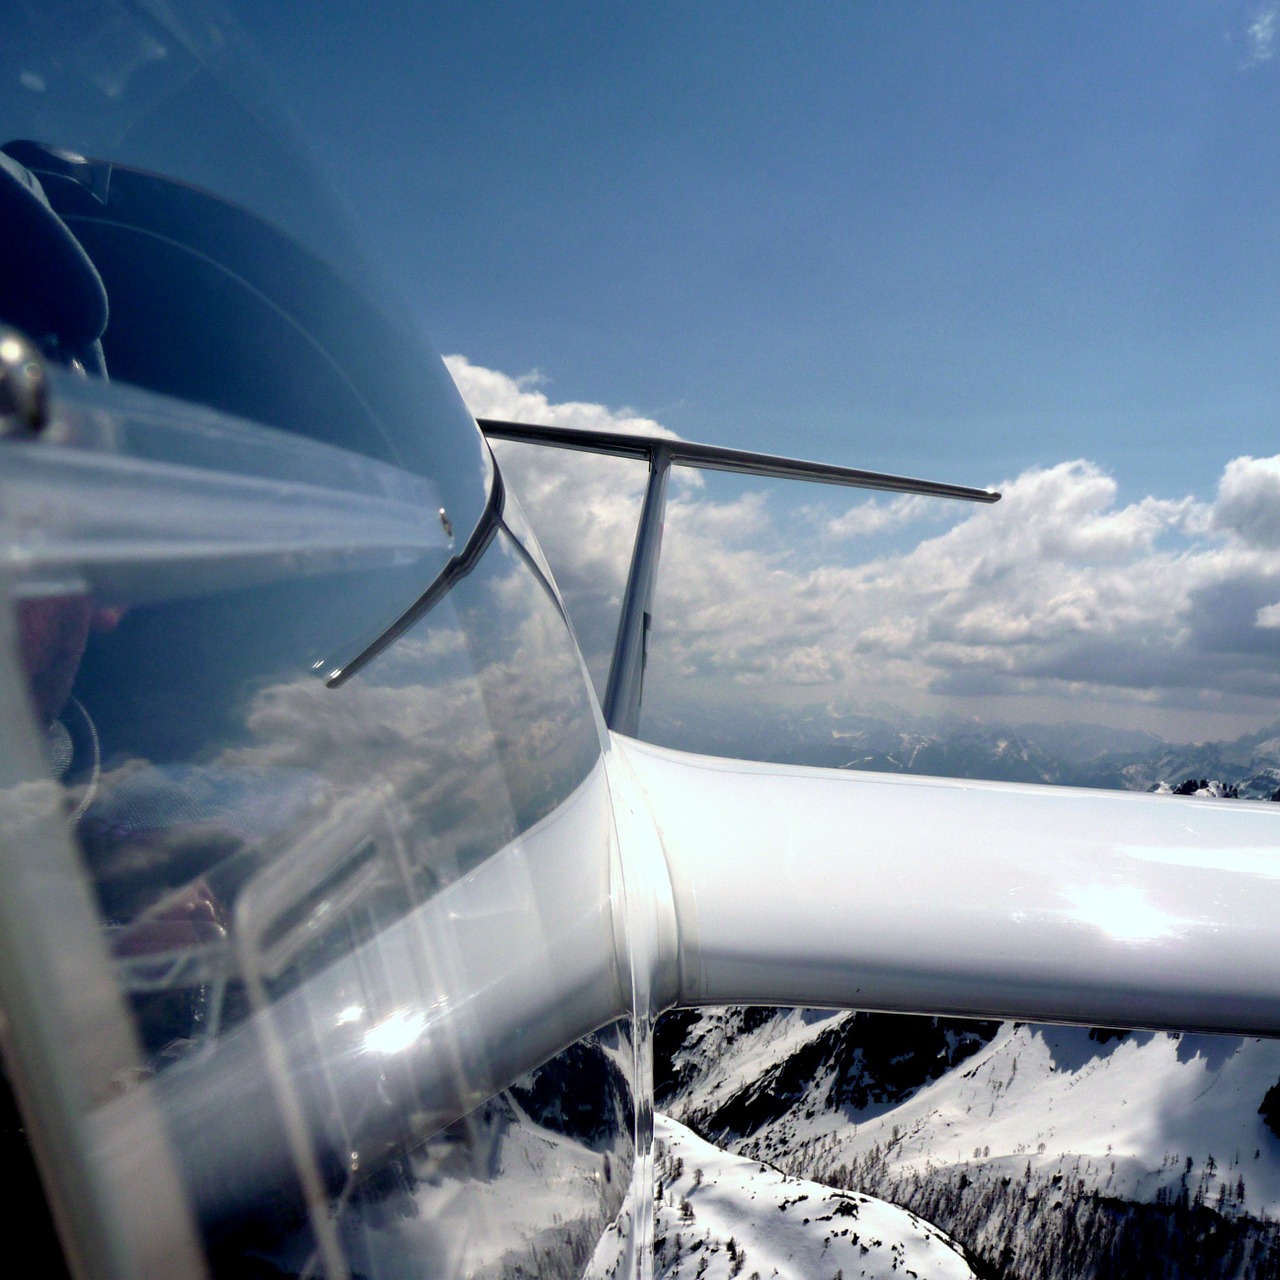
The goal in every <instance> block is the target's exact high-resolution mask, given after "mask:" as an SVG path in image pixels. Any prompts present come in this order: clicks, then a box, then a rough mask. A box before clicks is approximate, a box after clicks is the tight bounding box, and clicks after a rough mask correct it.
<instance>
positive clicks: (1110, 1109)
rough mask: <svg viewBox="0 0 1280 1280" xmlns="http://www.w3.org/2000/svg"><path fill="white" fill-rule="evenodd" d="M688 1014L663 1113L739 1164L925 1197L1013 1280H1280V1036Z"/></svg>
mask: <svg viewBox="0 0 1280 1280" xmlns="http://www.w3.org/2000/svg"><path fill="white" fill-rule="evenodd" d="M685 1017H686V1018H687V1019H688V1021H687V1022H686V1024H685V1025H684V1026H683V1027H680V1035H679V1039H678V1042H673V1040H672V1039H671V1038H670V1036H669V1038H668V1043H667V1045H666V1048H667V1050H668V1054H667V1062H668V1067H667V1072H666V1082H665V1086H664V1087H663V1089H662V1092H661V1095H660V1102H661V1105H663V1106H664V1108H665V1109H667V1110H668V1111H670V1112H672V1113H673V1114H675V1115H677V1116H679V1117H680V1118H681V1119H684V1120H686V1121H687V1122H688V1123H690V1124H692V1125H693V1126H695V1127H696V1128H697V1129H699V1130H700V1131H701V1132H703V1133H705V1134H706V1135H707V1136H708V1137H712V1138H714V1139H715V1140H716V1141H718V1142H721V1143H722V1144H723V1145H724V1146H726V1147H727V1148H729V1149H730V1150H732V1151H734V1152H736V1153H738V1154H740V1155H743V1156H748V1157H752V1158H756V1159H761V1160H765V1161H768V1162H770V1163H771V1164H774V1165H777V1166H778V1167H780V1168H783V1169H785V1170H786V1171H787V1172H789V1173H791V1174H793V1175H795V1176H799V1177H806V1178H812V1179H814V1180H816V1181H819V1182H822V1183H825V1184H829V1185H832V1186H837V1187H848V1188H854V1189H858V1190H861V1191H863V1192H866V1193H868V1194H871V1195H875V1196H878V1197H881V1198H883V1199H886V1200H890V1201H892V1202H894V1203H898V1204H903V1205H908V1206H910V1207H911V1208H912V1209H913V1210H915V1211H916V1212H917V1213H918V1214H920V1215H921V1216H923V1217H925V1218H926V1219H927V1220H929V1221H931V1222H934V1223H936V1224H937V1225H938V1226H939V1227H941V1228H942V1229H943V1230H945V1231H946V1232H947V1233H948V1234H949V1235H950V1236H952V1237H953V1238H955V1239H957V1240H959V1241H961V1242H963V1244H964V1245H965V1246H967V1247H968V1248H970V1249H971V1250H973V1251H974V1254H975V1255H976V1256H977V1257H979V1258H981V1259H983V1260H984V1261H985V1262H986V1263H988V1264H990V1265H991V1267H992V1268H993V1269H994V1270H996V1271H997V1272H999V1273H1002V1274H1005V1275H1009V1276H1021V1277H1050V1276H1052V1277H1066V1276H1095V1275H1112V1274H1114V1275H1126V1276H1135V1275H1139V1274H1141V1275H1154V1276H1161V1277H1164V1276H1172V1275H1179V1276H1195V1277H1201V1276H1232V1277H1242V1276H1262V1275H1280V1231H1278V1229H1277V1227H1276V1226H1275V1225H1274V1224H1275V1219H1276V1218H1277V1217H1278V1216H1280V1140H1278V1139H1277V1138H1276V1136H1275V1135H1274V1134H1273V1133H1272V1132H1271V1130H1270V1129H1269V1128H1268V1127H1267V1125H1266V1123H1265V1122H1264V1121H1263V1118H1262V1117H1261V1116H1260V1115H1259V1106H1260V1104H1261V1103H1262V1100H1263V1098H1264V1096H1265V1095H1266V1094H1267V1091H1268V1090H1269V1089H1270V1088H1271V1087H1272V1086H1273V1085H1275V1084H1276V1082H1277V1080H1280V1042H1276V1041H1261V1040H1249V1039H1241V1038H1238V1037H1227V1036H1200V1035H1196V1036H1193V1035H1182V1036H1179V1035H1174V1034H1161V1033H1151V1032H1130V1033H1123V1032H1107V1031H1090V1030H1089V1029H1088V1028H1073V1027H1048V1026H1034V1025H1025V1024H1012V1023H1008V1024H997V1023H972V1022H971V1023H961V1022H956V1021H947V1020H943V1019H929V1018H888V1017H885V1016H883V1015H867V1014H852V1013H839V1014H820V1013H817V1012H814V1011H801V1010H716V1011H706V1012H703V1013H700V1014H696V1015H685ZM676 1025H677V1026H679V1024H678V1023H677V1024H676ZM660 1039H661V1036H660ZM1099 1258H1102V1260H1103V1261H1102V1262H1099ZM1135 1258H1136V1259H1139V1260H1141V1265H1142V1266H1143V1267H1145V1269H1135V1266H1136V1265H1137V1264H1136V1263H1135Z"/></svg>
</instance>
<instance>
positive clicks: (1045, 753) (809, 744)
mask: <svg viewBox="0 0 1280 1280" xmlns="http://www.w3.org/2000/svg"><path fill="white" fill-rule="evenodd" d="M649 734H652V736H653V738H654V740H655V741H658V742H671V743H675V742H679V743H680V745H682V746H683V747H685V749H687V750H693V751H702V752H706V753H707V754H711V755H734V756H748V757H750V758H753V759H760V760H776V761H778V762H779V763H782V764H804V765H817V766H820V767H824V768H833V769H868V770H872V771H874V772H877V773H917V774H928V775H933V776H936V777H951V778H989V779H992V780H994V781H998V782H1044V783H1054V784H1057V785H1060V786H1069V787H1102V788H1105V789H1107V790H1116V791H1154V790H1157V789H1161V788H1160V784H1161V783H1164V784H1165V785H1166V786H1167V787H1169V788H1170V789H1173V788H1176V787H1178V786H1179V785H1181V784H1182V783H1184V782H1186V781H1187V780H1188V779H1195V780H1197V781H1200V780H1204V781H1205V782H1214V781H1216V782H1218V783H1220V784H1222V785H1221V788H1220V789H1221V790H1225V789H1227V788H1231V787H1234V788H1237V789H1238V791H1239V797H1240V798H1241V799H1249V800H1271V799H1273V798H1274V797H1275V795H1276V794H1277V792H1280V722H1277V723H1276V724H1274V725H1271V726H1269V727H1268V728H1265V729H1262V730H1259V731H1258V732H1257V733H1253V734H1246V735H1244V736H1243V737H1240V738H1237V739H1235V740H1234V741H1232V742H1198V743H1182V744H1175V743H1169V742H1165V741H1163V740H1161V739H1160V738H1157V737H1155V736H1154V735H1153V734H1149V733H1145V732H1142V731H1139V730H1125V729H1113V728H1108V727H1105V726H1100V725H1045V724H1022V725H1017V726H986V725H974V724H952V725H944V726H941V727H933V726H929V727H920V726H914V725H913V726H909V727H906V728H904V727H902V725H901V724H891V723H889V722H888V721H884V720H880V719H876V718H875V717H872V716H863V715H842V714H840V713H838V712H835V711H833V710H832V709H830V708H822V707H815V708H809V709H806V710H803V711H797V712H779V711H778V710H777V709H776V708H769V709H768V710H767V713H766V712H764V711H762V712H760V713H759V717H758V722H757V719H756V718H755V716H754V715H753V713H752V712H751V711H750V710H743V711H741V712H740V713H739V714H738V715H737V717H736V718H735V719H733V720H732V721H729V720H726V719H725V718H724V717H723V716H721V717H716V716H705V717H700V716H697V715H696V714H694V713H692V712H690V713H688V714H687V715H682V716H681V718H680V719H679V720H678V721H677V720H675V719H674V718H672V717H671V716H670V715H668V716H666V717H658V718H656V723H654V724H653V725H652V726H651V727H650V726H649V725H648V724H646V736H649Z"/></svg>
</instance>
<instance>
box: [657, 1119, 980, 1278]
mask: <svg viewBox="0 0 1280 1280" xmlns="http://www.w3.org/2000/svg"><path fill="white" fill-rule="evenodd" d="M654 1135H655V1140H656V1141H655V1149H654V1154H655V1164H656V1185H655V1195H656V1212H655V1217H656V1222H655V1235H654V1253H655V1257H654V1275H655V1277H657V1278H658V1280H675V1277H677V1276H687V1277H690V1278H691V1280H692V1278H693V1277H704V1278H705V1280H732V1278H733V1277H735V1276H742V1277H743V1280H766V1278H767V1277H769V1278H772V1277H776V1278H777V1280H855V1277H866V1278H867V1280H897V1277H899V1276H903V1277H907V1276H911V1277H915V1278H916V1280H972V1278H973V1277H974V1275H975V1272H974V1271H973V1269H972V1268H971V1267H970V1266H969V1264H968V1262H967V1261H966V1258H965V1252H964V1250H963V1249H962V1248H961V1247H960V1246H958V1245H956V1244H955V1243H954V1242H953V1241H951V1240H949V1239H947V1237H946V1236H945V1235H943V1233H942V1232H941V1231H939V1230H938V1229H937V1228H936V1227H933V1226H931V1225H930V1224H929V1223H927V1222H924V1221H922V1220H921V1219H920V1218H919V1217H918V1216H917V1215H916V1214H914V1213H911V1212H910V1211H909V1210H906V1209H900V1208H898V1207H896V1206H895V1205H891V1204H886V1203H885V1202H884V1201H882V1200H877V1199H874V1198H873V1197H871V1196H867V1195H862V1194H860V1193H858V1192H852V1191H837V1190H833V1189H832V1188H831V1187H826V1186H821V1185H819V1184H818V1183H815V1182H809V1181H806V1180H804V1179H802V1178H795V1177H790V1176H788V1175H787V1174H784V1173H782V1172H781V1171H780V1170H778V1169H776V1168H773V1167H771V1166H770V1165H767V1164H762V1163H761V1162H760V1161H758V1160H749V1159H744V1158H743V1157H741V1156H736V1155H732V1154H730V1153H728V1152H726V1151H722V1150H721V1149H720V1148H718V1147H714V1146H712V1145H711V1144H710V1143H709V1142H705V1141H703V1139H701V1138H699V1137H698V1135H697V1134H695V1133H694V1132H692V1130H690V1129H687V1128H685V1126H684V1125H681V1124H678V1123H677V1122H676V1121H674V1120H671V1119H669V1118H667V1117H666V1116H657V1117H656V1118H655V1127H654Z"/></svg>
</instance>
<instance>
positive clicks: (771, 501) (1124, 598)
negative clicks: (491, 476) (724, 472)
mask: <svg viewBox="0 0 1280 1280" xmlns="http://www.w3.org/2000/svg"><path fill="white" fill-rule="evenodd" d="M449 364H450V368H451V369H452V371H453V373H454V376H455V378H456V379H457V380H458V383H459V386H460V388H461V390H462V393H463V395H464V397H465V398H466V399H467V401H468V403H469V404H470V405H471V406H472V409H473V411H474V412H476V413H477V415H479V416H494V417H497V416H503V417H512V418H523V419H525V420H530V421H550V422H557V423H571V424H573V425H578V424H582V425H588V424H589V425H591V426H592V427H595V428H597V429H604V430H608V429H610V428H611V427H612V428H614V429H623V430H637V429H640V430H648V431H654V432H658V431H661V430H662V428H661V427H660V426H659V425H658V424H657V423H654V422H652V421H650V420H647V419H642V418H636V417H635V416H634V415H630V414H628V413H626V412H625V411H624V412H621V413H616V414H615V413H613V412H611V411H610V410H608V409H607V408H605V407H604V406H601V405H584V404H553V403H552V402H550V401H549V400H548V398H547V397H546V396H545V394H543V393H542V392H541V391H538V390H534V389H531V387H530V385H529V384H528V382H525V381H521V380H517V379H512V378H509V377H507V376H506V375H504V374H501V373H497V372H495V371H493V370H487V369H481V368H479V367H478V366H475V365H472V364H470V363H469V362H467V361H465V360H463V359H461V358H460V357H452V358H450V360H449ZM502 461H503V465H504V470H505V471H506V472H507V474H508V475H509V478H510V479H511V482H512V487H513V488H514V489H515V491H516V493H517V494H518V495H519V496H520V498H521V501H522V502H523V503H524V506H525V509H526V511H527V513H528V515H529V517H530V520H531V521H532V523H533V525H534V527H535V529H536V530H537V532H538V534H539V536H540V538H541V539H542V541H543V545H544V547H545V549H546V550H547V554H548V557H549V558H550V560H551V563H552V566H553V568H554V570H555V572H556V575H557V577H558V579H559V581H560V584H561V587H562V589H563V590H564V591H565V595H566V598H567V601H568V603H569V607H570V611H571V613H572V614H573V616H574V620H575V624H576V625H577V627H578V630H579V635H580V638H581V640H582V642H583V645H584V648H585V649H586V651H587V653H588V657H589V660H590V662H591V664H592V667H593V673H595V674H596V675H597V679H598V680H599V679H601V678H602V676H601V674H600V673H601V671H602V668H603V667H604V665H606V664H607V655H608V649H609V646H610V644H611V640H612V630H613V627H614V626H615V625H616V614H617V603H618V600H619V598H620V593H621V589H622V584H623V582H624V580H625V574H626V565H627V558H628V555H629V551H630V543H631V535H632V531H633V529H634V524H635V519H636V515H637V512H638V506H639V499H640V494H641V492H642V487H643V474H642V471H641V469H640V468H638V467H631V468H628V467H621V468H620V467H619V466H617V465H616V464H610V463H603V462H601V460H599V459H594V458H590V457H587V456H584V455H570V454H563V453H559V452H557V451H535V450H532V449H529V448H522V449H519V450H514V451H513V450H508V451H506V452H504V454H503V458H502ZM1000 487H1001V488H1002V489H1003V491H1004V498H1003V500H1002V501H1001V502H1000V503H998V504H997V505H996V506H994V507H979V508H973V507H967V506H960V505H957V504H948V503H942V502H926V501H925V500H922V499H918V498H897V499H869V500H861V501H858V502H855V503H852V504H851V503H849V502H848V501H847V499H846V500H845V501H843V502H838V501H836V499H837V497H838V496H839V494H841V493H843V492H844V491H834V490H833V491H831V494H829V495H828V494H826V493H825V492H824V491H822V490H816V489H815V488H814V487H812V486H801V485H792V486H781V485H774V486H768V487H752V486H748V487H746V488H745V489H743V490H742V491H740V492H737V493H735V494H733V495H731V496H729V497H723V496H714V497H713V496H711V493H710V491H709V489H708V490H703V489H699V488H698V487H696V486H695V485H690V484H686V485H684V486H683V487H681V488H677V489H676V490H675V492H674V494H673V497H672V501H671V504H670V507H669V509H668V519H667V534H666V541H665V546H664V552H663V567H662V576H661V581H660V585H659V600H658V609H657V617H656V618H655V633H654V643H653V646H652V658H651V662H650V668H649V677H648V680H647V684H646V702H647V704H648V705H649V706H650V707H651V708H652V709H657V710H659V711H660V710H661V708H662V707H663V706H666V707H668V708H670V707H671V706H673V705H679V704H685V705H688V704H690V703H691V702H692V703H698V704H703V703H706V702H708V701H710V702H712V703H716V702H717V701H718V702H719V703H720V704H723V705H726V706H730V705H732V704H733V703H734V702H735V701H740V700H742V699H743V698H747V699H751V700H754V701H759V700H762V699H767V700H775V701H780V702H783V703H787V702H790V703H791V704H792V705H800V704H801V703H803V702H805V701H806V700H808V701H810V702H812V701H813V700H815V699H821V700H823V701H824V702H826V703H828V704H830V705H832V706H835V707H839V708H841V709H843V710H847V711H849V712H853V711H856V710H860V709H862V710H872V709H875V710H878V711H881V712H883V711H885V710H887V709H894V708H897V709H900V710H902V711H904V712H911V713H913V714H920V713H930V712H949V713H957V712H958V713H961V714H966V715H977V716H982V717H984V718H996V717H1000V718H1008V717H1010V716H1018V715H1019V714H1021V715H1022V716H1023V718H1027V719H1034V718H1043V717H1045V716H1053V717H1055V718H1067V719H1073V718H1074V719H1082V720H1090V719H1092V720H1098V721H1110V722H1113V723H1125V724H1130V725H1133V726H1135V727H1147V728H1151V729H1153V730H1154V731H1156V732H1167V733H1172V734H1177V735H1179V736H1185V735H1190V736H1220V735H1222V734H1224V733H1230V732H1232V731H1236V732H1243V731H1244V730H1245V729H1247V728H1253V727H1256V726H1257V725H1258V724H1260V723H1263V722H1267V721H1270V720H1274V719H1275V718H1276V717H1277V715H1278V714H1280V639H1278V638H1277V631H1276V628H1277V626H1280V457H1273V458H1250V457H1242V458H1237V459H1235V460H1234V461H1232V462H1231V463H1230V464H1229V465H1228V466H1227V467H1226V468H1225V470H1224V472H1223V474H1222V476H1221V478H1220V480H1219V482H1218V486H1217V493H1216V496H1215V497H1214V499H1213V500H1212V501H1198V500H1195V499H1193V498H1190V497H1178V498H1167V497H1157V496H1150V497H1145V498H1142V499H1140V500H1138V501H1134V502H1128V503H1121V502H1120V501H1119V498H1118V486H1117V484H1116V481H1115V480H1114V479H1113V478H1112V477H1111V476H1110V475H1108V474H1107V473H1106V472H1105V471H1104V470H1102V469H1101V468H1100V467H1098V466H1097V465H1095V464H1093V463H1091V462H1088V461H1085V460H1072V461H1064V462H1062V463H1059V464H1058V465H1056V466H1053V467H1048V468H1042V469H1037V470H1031V471H1027V472H1024V473H1023V474H1021V475H1018V476H1015V477H1014V478H1012V479H1011V480H1009V481H1007V482H1006V483H1005V484H1003V485H1001V486H1000ZM800 490H803V492H798V491H800ZM716 492H717V494H719V492H720V490H719V489H718V488H717V490H716ZM815 493H817V494H818V495H819V498H820V499H821V501H819V502H815V501H814V495H815ZM828 499H829V501H828ZM904 530H905V531H914V532H915V533H916V535H917V537H916V540H915V541H914V542H907V543H905V544H904V542H903V531H904ZM885 535H892V537H890V538H889V539H888V541H890V542H892V543H893V545H892V546H886V538H885Z"/></svg>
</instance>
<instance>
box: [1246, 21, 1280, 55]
mask: <svg viewBox="0 0 1280 1280" xmlns="http://www.w3.org/2000/svg"><path fill="white" fill-rule="evenodd" d="M1275 39H1276V10H1275V9H1274V8H1270V7H1268V8H1263V9H1258V10H1256V11H1255V12H1254V14H1253V18H1252V20H1251V21H1250V23H1249V25H1248V26H1247V27H1246V28H1245V40H1246V42H1247V44H1248V49H1249V52H1248V55H1247V57H1246V59H1245V65H1246V66H1258V65H1260V64H1261V63H1263V62H1270V61H1271V59H1272V58H1273V57H1274V56H1275Z"/></svg>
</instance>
